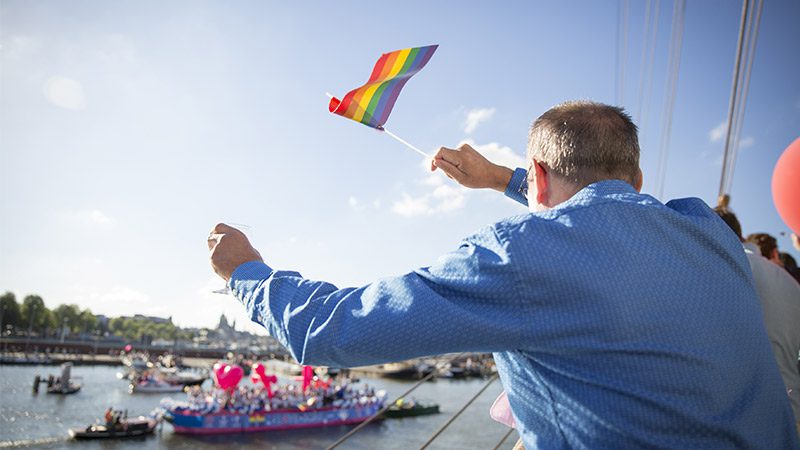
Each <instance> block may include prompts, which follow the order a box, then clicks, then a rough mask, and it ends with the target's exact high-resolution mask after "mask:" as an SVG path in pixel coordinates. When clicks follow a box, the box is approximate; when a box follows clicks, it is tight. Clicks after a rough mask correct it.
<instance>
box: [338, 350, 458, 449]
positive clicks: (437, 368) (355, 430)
mask: <svg viewBox="0 0 800 450" xmlns="http://www.w3.org/2000/svg"><path fill="white" fill-rule="evenodd" d="M466 354H467V352H461V353H459V354H458V355H456V356H455V357H454V358H452V359H451V360H449V361H445V362H442V363H439V364H437V365H436V366H434V368H433V370H432V371H431V373H429V374H427V375H425V376H424V377H422V378H421V379H420V380H419V381H417V382H416V383H415V384H414V385H413V386H411V388H409V389H408V390H407V391H405V392H404V393H402V394H400V396H398V397H397V398H395V399H394V401H392V402H390V403H386V406H384V407H383V408H381V410H380V411H378V412H376V413H375V414H373V415H372V416H371V417H370V418H369V419H367V420H365V421H364V422H361V423H360V424H358V426H356V427H355V428H353V429H352V430H350V431H348V432H347V433H346V434H345V435H344V436H342V437H340V438H339V439H338V440H337V441H336V442H334V443H333V444H331V445H330V446H329V447H327V449H326V450H331V449H333V448H336V447H338V446H339V445H341V444H342V443H343V442H344V441H346V440H348V439H350V438H351V437H352V436H353V435H355V434H356V433H358V432H359V431H361V430H362V429H363V428H364V427H366V426H367V425H369V424H370V423H372V422H373V421H374V420H375V419H377V418H378V417H381V415H383V413H385V412H386V411H388V410H389V408H391V407H392V405H394V404H395V403H397V401H398V400H400V399H401V398H403V397H405V396H406V395H408V394H410V393H412V392H414V390H415V389H417V388H418V387H420V386H421V385H422V383H424V382H426V381H428V380H430V379H431V378H432V377H434V376H435V375H436V374H437V373H439V371H440V370H442V368H443V367H444V366H446V365H447V364H452V363H453V361H455V360H457V359H459V358H461V357H462V356H464V355H466Z"/></svg>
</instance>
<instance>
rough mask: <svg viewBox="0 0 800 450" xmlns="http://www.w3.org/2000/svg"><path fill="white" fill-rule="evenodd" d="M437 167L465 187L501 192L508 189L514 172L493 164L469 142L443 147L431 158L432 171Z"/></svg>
mask: <svg viewBox="0 0 800 450" xmlns="http://www.w3.org/2000/svg"><path fill="white" fill-rule="evenodd" d="M436 169H442V171H443V172H444V173H445V175H447V176H448V177H450V178H452V179H454V180H456V181H457V182H458V184H460V185H462V186H464V187H468V188H475V189H482V188H491V189H494V190H496V191H500V192H503V191H505V190H506V186H508V182H509V181H511V175H512V174H513V171H512V170H511V169H509V168H507V167H503V166H498V165H497V164H493V163H492V162H491V161H489V160H488V159H486V158H484V157H483V155H481V154H480V153H478V152H477V151H476V150H475V149H474V148H472V147H470V146H469V145H467V144H463V145H461V146H460V147H458V148H457V149H452V148H447V147H441V148H440V149H439V151H437V152H436V155H434V157H433V160H431V172H433V171H435V170H436Z"/></svg>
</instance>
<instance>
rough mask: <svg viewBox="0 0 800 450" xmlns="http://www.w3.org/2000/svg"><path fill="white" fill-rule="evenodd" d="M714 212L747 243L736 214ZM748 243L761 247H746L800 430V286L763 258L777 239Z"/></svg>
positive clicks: (724, 210)
mask: <svg viewBox="0 0 800 450" xmlns="http://www.w3.org/2000/svg"><path fill="white" fill-rule="evenodd" d="M714 211H715V212H716V213H717V214H718V215H719V217H720V218H721V219H722V220H723V221H724V222H725V223H726V224H728V226H729V227H730V228H731V230H732V231H733V233H734V234H735V235H736V237H737V238H738V239H739V240H743V239H742V226H741V224H740V223H739V219H738V218H737V217H736V214H734V213H733V212H732V211H731V210H729V209H727V208H724V207H717V208H714ZM751 238H752V239H751ZM748 239H750V241H749V243H751V244H754V243H757V244H759V245H760V247H757V248H756V249H755V251H754V250H753V249H752V248H751V246H749V245H745V246H744V251H745V253H746V254H747V262H748V263H750V270H751V271H752V272H753V280H754V281H755V286H756V292H757V293H758V298H759V300H760V301H761V310H762V313H763V315H764V325H765V326H766V328H767V334H768V335H769V338H770V343H771V344H772V353H773V354H774V355H775V361H776V362H777V363H778V368H779V369H780V371H781V377H782V378H783V383H784V385H785V386H786V391H787V393H788V395H789V399H790V401H791V403H792V410H793V411H794V414H795V421H796V423H797V427H798V430H800V372H798V367H797V357H798V353H800V284H798V283H797V282H796V281H795V280H794V279H793V278H792V277H791V276H790V275H789V273H788V272H787V271H786V270H784V269H783V268H781V267H779V266H778V265H776V264H774V263H773V262H772V261H771V260H767V259H766V258H765V257H763V256H762V255H764V254H765V253H766V254H767V255H772V254H773V253H774V249H775V248H776V247H777V245H776V244H775V239H774V238H771V236H770V235H768V234H765V233H757V234H751V235H750V236H748Z"/></svg>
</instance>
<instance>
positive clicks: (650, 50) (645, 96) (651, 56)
mask: <svg viewBox="0 0 800 450" xmlns="http://www.w3.org/2000/svg"><path fill="white" fill-rule="evenodd" d="M660 9H661V0H656V5H655V8H654V14H653V31H652V33H651V35H650V36H647V38H646V39H647V40H646V43H647V44H646V45H647V47H646V49H647V61H646V62H645V61H644V60H643V61H642V65H643V66H646V68H645V75H644V79H645V80H646V83H645V84H646V86H645V85H643V86H642V88H641V89H640V90H639V105H638V110H637V115H638V117H639V119H638V122H637V123H638V124H639V136H640V139H639V140H640V141H641V140H642V138H643V137H644V135H645V133H646V131H647V125H648V123H647V122H648V120H647V119H648V117H649V116H650V99H651V97H652V93H653V62H654V60H655V53H656V42H657V40H658V19H659V12H660ZM642 104H644V106H642Z"/></svg>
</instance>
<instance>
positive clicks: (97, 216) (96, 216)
mask: <svg viewBox="0 0 800 450" xmlns="http://www.w3.org/2000/svg"><path fill="white" fill-rule="evenodd" d="M89 218H90V219H91V221H92V222H94V223H97V224H100V225H105V224H108V223H111V218H110V217H108V216H107V215H105V214H103V213H102V211H98V210H96V209H95V210H93V211H92V212H91V213H89Z"/></svg>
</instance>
